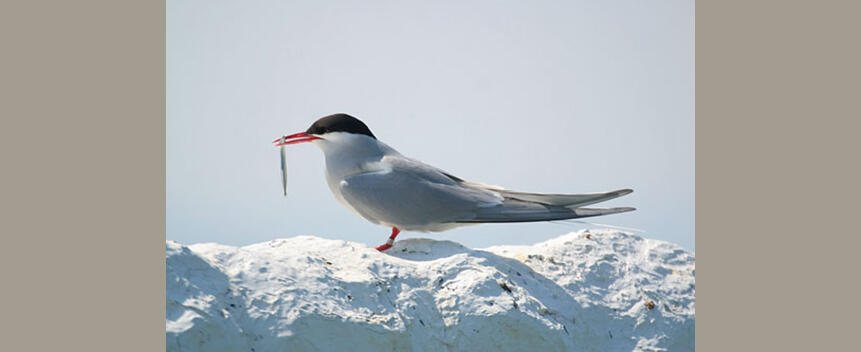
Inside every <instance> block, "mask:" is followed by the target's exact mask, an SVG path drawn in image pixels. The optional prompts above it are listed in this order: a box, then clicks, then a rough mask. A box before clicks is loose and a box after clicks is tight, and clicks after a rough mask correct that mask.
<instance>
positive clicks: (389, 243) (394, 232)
mask: <svg viewBox="0 0 861 352" xmlns="http://www.w3.org/2000/svg"><path fill="white" fill-rule="evenodd" d="M399 233H401V230H399V229H398V228H397V227H392V235H391V236H389V240H388V241H386V243H384V244H381V245H379V246H376V247H374V248H376V249H377V250H378V251H380V252H382V251H384V250H387V249H389V248H392V244H393V243H395V237H398V234H399Z"/></svg>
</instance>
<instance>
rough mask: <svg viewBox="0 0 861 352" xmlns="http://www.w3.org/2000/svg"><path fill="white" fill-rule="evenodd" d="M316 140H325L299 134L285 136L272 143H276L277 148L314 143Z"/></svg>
mask: <svg viewBox="0 0 861 352" xmlns="http://www.w3.org/2000/svg"><path fill="white" fill-rule="evenodd" d="M315 139H323V138H320V137H317V136H312V135H310V134H307V133H305V132H299V133H294V134H291V135H289V136H284V137H281V138H278V139H276V140H274V141H272V143H275V146H276V147H280V146H282V145H288V144H296V143H304V142H310V141H313V140H315Z"/></svg>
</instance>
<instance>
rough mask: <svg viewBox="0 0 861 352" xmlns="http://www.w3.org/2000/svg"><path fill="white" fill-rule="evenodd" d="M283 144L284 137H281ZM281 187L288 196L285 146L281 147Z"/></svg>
mask: <svg viewBox="0 0 861 352" xmlns="http://www.w3.org/2000/svg"><path fill="white" fill-rule="evenodd" d="M281 142H282V143H283V142H284V137H281ZM281 187H282V188H283V189H284V196H285V197H286V196H287V151H286V150H285V149H284V145H283V144H282V145H281Z"/></svg>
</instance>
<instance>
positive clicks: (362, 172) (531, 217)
mask: <svg viewBox="0 0 861 352" xmlns="http://www.w3.org/2000/svg"><path fill="white" fill-rule="evenodd" d="M273 143H274V144H275V146H285V145H292V144H299V143H312V144H314V145H316V146H317V147H319V148H320V150H322V151H323V154H324V155H325V163H326V182H327V183H328V186H329V189H330V190H331V191H332V194H333V195H334V196H335V198H336V199H337V200H338V202H340V203H341V204H343V205H344V206H345V207H346V208H347V209H349V210H350V211H352V212H353V213H355V214H356V215H358V216H360V217H362V218H364V219H365V220H367V221H369V222H371V223H373V224H377V225H382V226H386V227H390V228H391V229H392V232H391V234H390V235H389V238H388V240H386V243H384V244H382V245H379V246H376V247H375V248H376V249H377V250H378V251H381V252H382V251H385V250H387V249H389V248H391V247H392V245H393V244H394V241H395V238H397V236H398V234H399V233H400V232H401V231H413V232H439V231H446V230H451V229H454V228H457V227H461V226H467V225H474V224H482V223H517V222H538V221H554V220H566V219H575V218H585V217H593V216H600V215H609V214H618V213H624V212H629V211H633V210H636V209H635V208H632V207H617V208H585V206H587V205H591V204H595V203H599V202H603V201H607V200H610V199H614V198H617V197H621V196H624V195H626V194H629V193H631V192H633V190H631V189H619V190H615V191H611V192H604V193H589V194H544V193H530V192H519V191H512V190H506V189H503V188H501V187H498V186H492V185H487V184H483V183H478V182H470V181H466V180H464V179H462V178H459V177H457V176H454V175H452V174H451V173H448V172H446V171H443V170H441V169H439V168H436V167H433V166H431V165H428V164H425V163H423V162H421V161H419V160H416V159H412V158H409V157H406V156H404V155H402V154H401V153H399V152H398V151H397V150H395V149H394V148H392V147H390V146H388V145H387V144H385V143H383V142H382V141H380V140H379V139H377V137H376V136H375V135H374V134H373V133H372V132H371V130H370V128H368V126H367V125H366V124H365V123H364V122H362V121H361V120H359V119H358V118H355V117H353V116H350V115H348V114H345V113H337V114H333V115H329V116H325V117H321V118H319V119H318V120H317V121H315V122H314V123H313V124H311V127H309V128H308V129H307V130H306V131H304V132H298V133H293V134H290V135H284V136H282V137H279V138H278V139H276V140H274V141H273Z"/></svg>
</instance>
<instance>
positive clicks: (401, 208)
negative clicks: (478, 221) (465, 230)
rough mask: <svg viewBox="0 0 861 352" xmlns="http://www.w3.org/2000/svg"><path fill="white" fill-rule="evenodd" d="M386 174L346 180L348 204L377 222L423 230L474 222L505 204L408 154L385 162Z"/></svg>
mask: <svg viewBox="0 0 861 352" xmlns="http://www.w3.org/2000/svg"><path fill="white" fill-rule="evenodd" d="M381 165H384V166H383V169H382V170H379V171H371V172H365V173H361V174H357V175H353V176H350V177H347V178H345V179H344V181H343V182H342V183H341V184H340V188H339V189H340V191H341V195H342V196H343V198H344V200H345V201H347V202H348V203H350V205H351V206H352V207H353V208H354V209H355V210H356V212H358V213H359V214H360V215H362V216H363V217H364V218H366V219H368V220H370V221H372V222H385V223H389V224H396V225H399V226H402V227H406V228H409V227H421V226H427V225H432V224H440V223H455V222H458V221H461V220H469V219H472V218H473V217H474V216H475V213H476V210H477V209H480V208H482V207H488V206H494V205H498V204H501V203H502V201H503V198H502V197H501V196H499V194H497V193H494V192H491V191H488V190H483V189H478V188H471V187H466V186H464V185H462V184H460V183H458V182H456V181H454V180H452V179H451V178H449V177H447V176H446V175H445V174H444V173H442V172H440V171H439V170H438V169H436V168H434V167H431V166H429V165H426V164H423V163H421V162H418V161H415V160H412V159H408V158H405V157H402V156H387V157H385V158H383V160H382V162H381Z"/></svg>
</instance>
